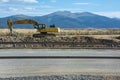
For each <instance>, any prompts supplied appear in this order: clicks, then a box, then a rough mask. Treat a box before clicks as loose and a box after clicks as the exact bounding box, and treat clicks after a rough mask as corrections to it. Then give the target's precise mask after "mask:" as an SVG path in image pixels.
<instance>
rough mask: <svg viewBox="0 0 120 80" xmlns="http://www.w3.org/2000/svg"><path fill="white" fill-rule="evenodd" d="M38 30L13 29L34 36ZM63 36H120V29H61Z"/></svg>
mask: <svg viewBox="0 0 120 80" xmlns="http://www.w3.org/2000/svg"><path fill="white" fill-rule="evenodd" d="M36 31H37V30H36V29H13V34H17V35H32V34H35V33H38V32H36ZM8 34H9V30H8V29H0V35H1V36H2V35H8ZM57 34H62V35H120V29H61V31H60V33H57Z"/></svg>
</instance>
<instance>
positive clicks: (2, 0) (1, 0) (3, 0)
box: [0, 0, 9, 2]
mask: <svg viewBox="0 0 120 80" xmlns="http://www.w3.org/2000/svg"><path fill="white" fill-rule="evenodd" d="M0 2H9V0H0Z"/></svg>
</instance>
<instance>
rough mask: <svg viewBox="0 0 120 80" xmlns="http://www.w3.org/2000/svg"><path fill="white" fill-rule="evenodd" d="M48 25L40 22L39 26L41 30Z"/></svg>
mask: <svg viewBox="0 0 120 80" xmlns="http://www.w3.org/2000/svg"><path fill="white" fill-rule="evenodd" d="M46 27H47V26H46V25H45V24H39V26H38V27H37V28H38V30H41V29H45V28H46Z"/></svg>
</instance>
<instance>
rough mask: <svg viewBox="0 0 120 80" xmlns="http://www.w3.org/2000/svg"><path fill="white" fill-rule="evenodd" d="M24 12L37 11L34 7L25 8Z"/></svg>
mask: <svg viewBox="0 0 120 80" xmlns="http://www.w3.org/2000/svg"><path fill="white" fill-rule="evenodd" d="M24 10H28V11H31V10H35V8H33V7H25V8H24Z"/></svg>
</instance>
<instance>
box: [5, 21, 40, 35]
mask: <svg viewBox="0 0 120 80" xmlns="http://www.w3.org/2000/svg"><path fill="white" fill-rule="evenodd" d="M7 24H8V28H9V29H10V34H12V29H13V24H33V26H34V28H38V27H39V23H37V22H36V21H34V20H30V19H23V20H17V21H14V22H12V20H11V19H8V20H7Z"/></svg>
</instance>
